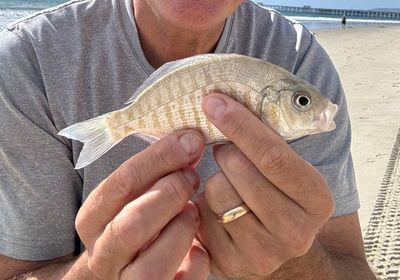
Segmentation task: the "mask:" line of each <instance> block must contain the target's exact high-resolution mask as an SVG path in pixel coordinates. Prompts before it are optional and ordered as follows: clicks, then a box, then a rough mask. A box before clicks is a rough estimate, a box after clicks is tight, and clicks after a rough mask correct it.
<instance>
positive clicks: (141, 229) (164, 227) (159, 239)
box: [76, 130, 209, 280]
mask: <svg viewBox="0 0 400 280" xmlns="http://www.w3.org/2000/svg"><path fill="white" fill-rule="evenodd" d="M203 148H204V138H203V136H202V135H201V134H200V133H199V132H197V131H195V130H183V131H178V132H176V133H173V134H171V135H169V136H166V137H165V138H163V139H161V140H159V141H157V142H156V143H154V144H153V145H151V146H150V147H148V148H147V149H145V150H144V151H142V152H141V153H139V154H136V155H135V156H133V157H131V158H130V159H129V160H127V161H126V162H125V163H124V164H122V165H121V166H120V167H119V168H118V169H117V170H116V171H114V172H113V173H112V174H111V175H110V176H109V177H108V178H107V179H105V180H104V181H103V182H101V183H100V185H99V186H98V187H97V188H96V189H95V190H93V192H92V193H91V194H90V195H89V197H88V198H87V200H86V201H85V203H84V204H83V205H82V207H81V209H80V211H79V213H78V215H77V219H76V228H77V231H78V234H79V236H80V237H81V239H82V241H83V243H84V244H85V246H86V249H87V253H88V256H89V257H88V258H89V259H88V267H89V270H90V271H91V272H92V273H93V274H94V275H95V276H96V277H97V278H99V279H107V280H114V279H199V280H200V279H202V280H203V279H206V278H207V274H208V271H209V266H208V256H207V253H206V251H205V250H204V249H203V248H202V247H201V245H199V243H197V244H196V243H194V244H193V245H192V242H193V240H194V236H195V234H196V232H197V229H198V226H199V217H198V210H197V207H196V206H195V205H194V204H192V203H190V202H188V200H189V199H190V198H191V197H192V195H193V194H194V193H195V190H196V189H197V187H198V185H199V177H198V175H197V173H196V172H195V170H194V169H193V167H190V164H191V163H192V162H194V161H195V160H197V159H198V158H199V157H200V156H201V153H202V151H203Z"/></svg>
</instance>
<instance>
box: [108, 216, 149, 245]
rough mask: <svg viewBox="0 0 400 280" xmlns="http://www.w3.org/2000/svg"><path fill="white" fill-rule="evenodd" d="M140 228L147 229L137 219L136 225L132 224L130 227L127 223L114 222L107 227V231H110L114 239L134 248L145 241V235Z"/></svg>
mask: <svg viewBox="0 0 400 280" xmlns="http://www.w3.org/2000/svg"><path fill="white" fill-rule="evenodd" d="M140 228H145V227H142V225H141V223H140V219H136V220H135V222H134V223H132V222H130V223H129V226H128V225H126V224H125V223H121V222H118V221H116V220H112V221H111V222H110V223H109V224H108V225H107V226H106V231H110V234H111V236H112V238H113V239H115V240H120V242H122V243H123V244H126V245H129V246H134V245H135V244H136V243H140V242H141V241H142V239H143V237H142V236H143V233H142V231H141V230H139V229H140Z"/></svg>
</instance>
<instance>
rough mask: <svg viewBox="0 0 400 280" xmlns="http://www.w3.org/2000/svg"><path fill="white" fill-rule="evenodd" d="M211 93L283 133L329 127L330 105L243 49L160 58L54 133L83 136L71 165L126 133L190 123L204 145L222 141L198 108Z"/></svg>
mask: <svg viewBox="0 0 400 280" xmlns="http://www.w3.org/2000/svg"><path fill="white" fill-rule="evenodd" d="M212 91H219V92H221V93H224V94H226V95H228V96H230V97H232V98H233V99H235V100H237V101H238V102H240V103H242V104H243V105H244V106H246V107H247V108H248V109H249V110H251V111H252V112H253V113H254V114H255V115H256V116H257V117H258V118H259V119H260V120H262V121H263V122H264V123H265V124H266V125H269V126H270V127H271V128H273V129H274V130H275V131H276V132H278V133H279V134H280V135H282V137H284V138H285V139H294V138H297V137H301V136H304V135H308V134H314V133H319V132H322V131H330V130H332V129H334V127H335V123H334V121H333V117H334V115H335V113H336V111H337V105H335V104H333V103H331V102H330V101H329V100H328V99H326V98H325V97H324V96H322V95H321V93H320V92H319V91H318V89H316V88H314V87H313V86H312V85H310V84H308V83H307V82H305V81H303V80H301V79H300V78H298V77H296V76H294V75H293V74H292V73H289V72H287V71H286V70H284V69H282V68H280V67H278V66H276V65H273V64H270V63H267V62H265V61H263V60H260V59H255V58H251V57H247V56H243V55H236V54H206V55H198V56H194V57H189V58H186V59H182V60H177V61H174V62H170V63H167V64H164V65H163V66H162V67H160V68H159V69H157V70H156V71H155V72H154V73H153V74H152V75H151V76H150V77H149V78H148V79H146V81H145V82H144V83H143V84H142V85H141V86H140V87H139V88H138V89H137V91H136V92H135V94H134V95H133V96H132V97H131V98H130V99H129V100H128V104H129V103H130V104H129V105H128V106H127V107H125V108H122V109H120V110H117V111H113V112H110V113H107V114H104V115H102V116H99V117H96V118H93V119H90V120H87V121H84V122H80V123H76V124H73V125H71V126H69V127H67V128H65V129H63V130H62V131H60V133H59V135H62V136H66V137H69V138H72V139H75V140H79V141H82V142H84V146H83V150H82V151H81V154H80V156H79V159H78V162H77V164H76V168H82V167H84V166H86V165H88V164H90V163H91V162H93V161H94V160H96V159H97V158H98V157H100V156H101V155H102V154H104V153H106V152H107V151H108V150H109V149H111V148H112V147H113V146H114V145H116V144H117V143H118V142H119V141H121V140H122V139H124V138H125V137H127V136H129V135H131V134H136V135H138V136H141V137H142V138H145V139H147V140H150V139H159V138H161V137H163V136H165V135H167V134H169V133H171V132H173V131H175V130H177V129H182V128H196V129H199V130H200V131H201V132H202V133H203V134H204V135H205V137H206V143H207V144H209V143H214V142H220V141H227V140H228V139H227V138H226V137H225V136H224V135H223V134H222V133H221V132H220V131H219V130H218V129H217V128H216V127H215V126H214V125H213V124H212V123H211V122H210V121H208V119H207V118H206V117H205V115H204V113H203V111H202V100H203V98H204V96H205V95H207V94H209V93H210V92H212ZM150 141H153V140H150Z"/></svg>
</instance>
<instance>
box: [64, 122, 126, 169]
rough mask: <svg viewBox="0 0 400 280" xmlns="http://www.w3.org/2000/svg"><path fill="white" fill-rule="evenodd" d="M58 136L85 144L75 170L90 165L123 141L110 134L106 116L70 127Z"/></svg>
mask: <svg viewBox="0 0 400 280" xmlns="http://www.w3.org/2000/svg"><path fill="white" fill-rule="evenodd" d="M58 135H61V136H64V137H68V138H70V139H74V140H79V141H81V142H83V149H82V151H81V153H80V155H79V158H78V161H77V163H76V165H75V169H80V168H83V167H85V166H87V165H89V164H90V163H92V162H93V161H95V160H96V159H98V158H99V157H101V156H102V155H104V154H105V153H106V152H107V151H108V150H110V149H111V148H112V147H114V146H115V145H116V144H118V142H120V141H121V140H122V139H115V137H113V135H112V134H111V133H110V130H109V129H108V126H107V124H106V118H105V116H99V117H96V118H92V119H89V120H87V121H83V122H79V123H75V124H73V125H70V126H68V127H66V128H64V129H63V130H61V131H60V132H59V133H58Z"/></svg>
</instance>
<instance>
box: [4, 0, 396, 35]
mask: <svg viewBox="0 0 400 280" xmlns="http://www.w3.org/2000/svg"><path fill="white" fill-rule="evenodd" d="M63 2H66V1H64V0H0V28H1V27H3V26H4V25H6V24H8V23H11V22H14V21H16V20H18V19H21V18H23V17H26V16H29V15H31V14H33V13H35V12H38V11H40V10H41V9H44V8H48V7H51V6H54V5H57V4H60V3H63ZM284 15H285V16H287V17H288V18H290V19H292V20H296V21H299V22H301V23H303V24H304V25H305V26H306V27H307V28H309V29H311V30H315V29H335V28H340V27H341V22H340V20H341V19H340V18H339V17H336V18H335V17H328V16H326V15H308V14H299V13H290V14H284ZM371 25H375V26H388V25H400V21H393V20H392V21H391V20H381V19H371V18H369V19H363V18H352V17H349V18H348V20H347V27H348V28H353V27H361V26H371Z"/></svg>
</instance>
